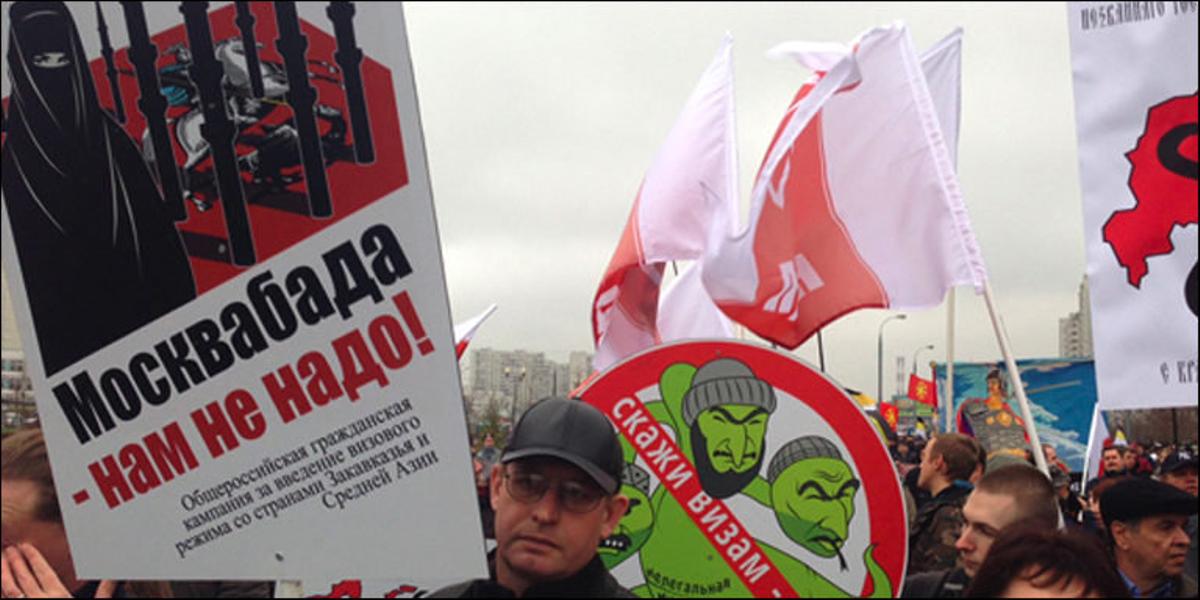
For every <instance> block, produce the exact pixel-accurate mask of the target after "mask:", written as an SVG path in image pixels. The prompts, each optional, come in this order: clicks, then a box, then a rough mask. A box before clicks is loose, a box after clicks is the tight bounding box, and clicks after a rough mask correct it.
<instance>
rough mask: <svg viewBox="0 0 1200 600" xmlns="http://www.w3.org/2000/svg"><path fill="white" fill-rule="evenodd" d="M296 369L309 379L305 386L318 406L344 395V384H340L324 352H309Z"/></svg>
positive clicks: (301, 358) (302, 357)
mask: <svg viewBox="0 0 1200 600" xmlns="http://www.w3.org/2000/svg"><path fill="white" fill-rule="evenodd" d="M296 369H297V370H298V371H300V376H301V377H305V378H307V379H308V381H307V382H306V383H305V386H304V387H305V389H306V390H308V395H309V397H310V398H312V401H313V403H315V404H316V405H317V406H325V405H326V404H329V402H330V401H332V400H337V399H338V398H341V397H342V393H343V392H342V386H341V385H339V384H338V380H337V375H334V373H333V369H332V368H331V367H330V366H329V361H327V360H325V355H324V354H321V353H320V352H309V353H308V354H305V355H304V356H301V357H300V362H299V363H298V364H297V365H296Z"/></svg>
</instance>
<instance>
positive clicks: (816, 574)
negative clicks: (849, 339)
mask: <svg viewBox="0 0 1200 600" xmlns="http://www.w3.org/2000/svg"><path fill="white" fill-rule="evenodd" d="M668 348H669V347H668ZM717 354H718V356H715V357H713V358H710V359H708V360H703V361H697V360H684V361H676V362H664V363H663V365H662V367H661V368H658V369H657V372H658V373H659V376H658V378H657V381H655V382H653V385H650V386H647V387H644V388H642V389H640V390H637V392H638V393H637V396H638V397H639V398H643V397H644V398H645V400H644V402H645V404H644V407H645V411H646V414H648V415H649V419H652V420H653V421H654V422H655V423H656V426H657V427H661V430H662V431H663V433H664V434H665V435H668V436H672V437H673V439H674V441H675V443H676V444H678V447H679V451H680V454H681V455H682V458H683V459H685V460H686V461H687V462H688V463H689V465H687V466H691V467H692V468H693V469H694V471H691V472H694V473H695V480H696V481H697V482H698V483H699V489H700V492H699V494H698V495H699V496H701V497H703V498H704V500H705V501H707V500H712V501H713V502H724V503H725V506H727V507H728V508H729V510H730V511H732V512H733V513H734V515H733V518H734V519H737V520H740V525H742V526H744V528H745V532H746V534H747V535H749V536H751V537H752V538H753V544H755V545H757V548H758V549H761V552H762V555H763V557H765V558H766V559H767V560H769V562H770V564H771V565H773V566H774V567H775V568H777V569H778V571H779V573H780V574H781V575H782V577H783V578H784V579H786V581H787V583H788V584H790V585H791V586H792V588H793V589H794V591H795V593H797V594H798V595H799V596H801V597H812V596H818V597H831V596H832V597H847V596H857V595H860V594H864V593H866V594H868V595H871V596H876V597H879V596H890V595H891V594H892V592H893V590H894V589H896V586H897V585H898V584H899V582H900V577H899V573H895V572H894V571H892V572H889V570H888V569H886V568H884V567H883V566H881V561H880V560H879V559H878V556H877V554H878V545H879V544H880V543H883V540H882V539H881V538H879V537H877V536H876V532H875V528H874V527H872V526H871V522H872V521H873V519H872V518H871V517H870V516H868V515H864V514H863V513H865V512H867V511H866V510H865V507H866V505H867V503H866V498H864V496H866V494H865V493H864V492H863V490H862V487H863V481H864V478H863V475H862V474H861V473H860V470H859V469H858V468H857V467H856V464H855V459H854V458H853V457H852V454H853V450H851V453H850V454H848V453H847V444H848V442H847V440H846V437H844V436H845V435H846V433H844V432H842V431H840V430H839V429H838V428H837V427H836V426H834V425H832V424H827V423H822V425H823V426H822V427H813V426H812V425H811V424H812V423H813V422H814V421H821V420H822V419H821V417H820V416H819V415H817V414H816V413H814V412H812V411H811V410H810V409H808V408H806V404H807V403H808V402H814V403H815V402H816V399H813V400H808V399H803V398H797V397H795V396H794V393H788V392H787V391H784V390H782V389H779V388H777V387H776V385H778V384H773V382H772V381H768V379H767V378H764V377H760V376H759V375H757V374H756V372H755V369H754V368H752V367H751V366H750V365H751V364H753V363H752V362H750V361H747V360H744V359H742V358H738V357H731V356H720V353H717ZM616 372H617V373H619V372H620V367H617V368H616ZM609 373H613V372H612V371H610V372H609ZM615 376H616V375H612V377H615ZM600 379H601V380H603V379H604V377H603V376H602V377H601V378H600ZM595 385H603V383H602V382H601V383H599V384H594V385H593V387H592V390H593V391H594V390H595V389H596V388H595ZM828 387H829V388H830V389H831V390H833V391H832V393H834V394H836V395H837V397H838V398H839V399H841V400H842V401H843V402H844V403H845V405H846V407H848V408H849V409H850V410H851V411H852V413H853V415H854V416H855V417H857V419H856V421H861V423H858V422H856V423H855V424H856V425H860V426H861V429H862V432H859V433H863V432H872V431H875V428H876V425H875V424H874V423H873V422H872V421H871V420H870V419H868V418H867V417H866V416H865V415H864V413H862V411H861V409H860V408H859V407H858V406H857V405H856V404H855V403H854V401H853V400H851V399H850V398H849V397H847V396H846V395H845V393H844V392H843V391H842V390H841V388H839V387H837V386H835V385H832V384H828ZM622 393H626V394H629V393H632V392H631V391H626V392H622ZM606 395H607V394H606ZM582 397H583V399H584V400H585V401H587V400H589V393H588V390H585V391H584V392H583V394H582ZM798 399H799V400H801V402H797V401H796V400H798ZM609 416H610V419H612V418H613V414H611V413H610V415H609ZM657 427H656V428H657ZM618 429H620V427H618ZM656 435H657V434H650V433H645V432H644V433H642V434H640V435H632V436H630V435H629V434H628V433H627V434H626V435H625V436H623V437H622V445H623V447H624V450H625V459H626V463H627V466H626V473H625V474H626V478H625V486H624V489H623V490H622V492H623V493H625V494H626V495H627V496H629V498H630V499H631V502H630V509H629V512H628V514H627V515H626V516H625V518H624V519H622V521H621V522H620V524H619V525H618V528H617V531H616V532H614V534H613V535H612V536H611V537H609V538H608V539H606V540H604V541H603V542H601V545H600V556H601V557H602V558H603V559H604V562H605V566H607V567H609V568H610V569H613V572H614V574H615V575H616V576H617V577H618V579H619V580H620V581H621V582H622V584H623V585H626V586H627V587H630V589H632V591H633V592H634V593H635V594H638V595H640V596H643V597H664V596H680V595H689V596H713V597H744V596H747V595H754V590H753V589H752V588H750V587H747V584H746V582H745V581H743V579H742V578H741V577H740V575H739V572H738V564H737V561H732V562H731V561H730V560H729V557H728V555H727V554H726V555H723V554H722V551H721V549H720V548H718V547H717V543H719V540H718V541H717V543H714V542H713V541H712V539H711V535H712V533H713V532H714V531H717V532H720V531H722V530H724V529H725V527H726V526H727V525H725V524H724V519H722V520H721V523H722V525H721V526H720V527H719V528H718V526H717V525H714V522H715V519H718V518H720V517H717V516H716V514H717V512H716V509H713V510H712V511H711V512H706V514H707V515H708V516H707V517H701V518H700V520H697V514H696V512H697V511H696V510H695V506H696V505H692V504H690V503H689V502H688V501H683V502H681V501H680V500H679V499H677V497H676V496H675V494H673V492H672V490H671V489H669V488H671V487H673V486H672V485H671V484H667V485H664V483H663V481H662V480H661V479H660V478H659V477H657V476H656V475H655V474H654V473H653V472H652V469H650V468H649V467H646V468H643V466H642V465H644V464H647V459H646V456H645V455H644V454H640V450H639V447H640V446H644V445H645V444H646V443H647V439H646V436H656ZM839 436H840V439H839ZM863 437H866V438H867V439H868V440H869V441H870V442H871V443H873V444H875V445H877V446H879V452H880V456H881V457H885V460H886V457H887V452H886V449H885V448H884V447H883V442H882V440H881V438H880V437H878V436H876V435H871V434H869V433H867V435H865V436H863ZM858 443H862V442H858ZM651 445H652V446H653V444H651ZM768 455H770V460H767V457H768ZM658 456H660V457H661V456H662V455H661V454H660V455H658ZM649 460H650V461H651V462H653V461H654V457H653V456H651V457H650V459H649ZM660 462H661V461H660ZM884 466H889V467H890V463H886V464H885V465H884ZM667 471H668V472H671V471H672V470H671V469H670V468H668V469H667ZM678 473H679V472H678V471H676V472H674V474H671V475H668V480H673V479H675V478H676V475H678ZM892 479H895V476H894V474H893V475H892ZM897 485H898V484H897ZM897 497H899V496H898V492H897ZM692 502H697V503H698V502H699V501H697V500H695V497H693V500H692ZM697 505H698V504H697ZM882 516H883V515H881V514H880V515H875V518H880V517H882ZM893 516H894V517H895V520H896V521H898V522H902V521H903V520H904V519H903V508H902V507H900V506H898V507H897V514H896V515H893ZM718 537H719V536H718ZM900 546H901V547H902V546H903V542H901V543H900ZM900 552H901V553H902V552H903V548H901V549H900Z"/></svg>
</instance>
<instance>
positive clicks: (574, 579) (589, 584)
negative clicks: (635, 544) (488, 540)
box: [429, 550, 637, 598]
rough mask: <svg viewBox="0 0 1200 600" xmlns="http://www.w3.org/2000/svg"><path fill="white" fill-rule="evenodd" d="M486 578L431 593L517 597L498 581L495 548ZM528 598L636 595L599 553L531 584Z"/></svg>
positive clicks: (482, 596) (463, 596)
mask: <svg viewBox="0 0 1200 600" xmlns="http://www.w3.org/2000/svg"><path fill="white" fill-rule="evenodd" d="M488 571H489V572H490V574H491V576H490V577H489V578H487V579H472V580H470V581H464V582H463V583H459V584H456V585H452V586H448V587H444V588H442V589H440V590H437V591H436V592H434V593H433V594H431V595H430V596H429V597H430V598H515V597H516V596H515V595H514V594H513V592H512V590H510V589H508V588H506V587H504V586H502V585H500V584H499V583H497V582H496V551H495V550H493V551H492V552H491V553H490V554H488ZM523 597H525V598H636V597H637V596H634V595H633V593H631V592H630V591H629V590H627V589H625V588H623V587H621V584H619V583H617V580H616V579H615V578H613V576H612V574H610V573H609V572H608V569H606V568H604V563H603V562H601V561H600V557H599V556H593V557H592V560H591V562H589V563H588V564H587V565H585V566H584V567H583V569H582V570H580V571H579V572H578V573H576V574H574V575H572V576H570V577H568V578H566V579H560V580H558V581H548V582H545V583H538V584H535V585H533V586H530V588H529V589H527V590H525V595H524V596H523Z"/></svg>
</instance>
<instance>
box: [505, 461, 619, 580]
mask: <svg viewBox="0 0 1200 600" xmlns="http://www.w3.org/2000/svg"><path fill="white" fill-rule="evenodd" d="M512 478H524V479H517V480H514V481H511V482H510V481H509V480H510V479H512ZM529 478H544V480H545V482H547V483H548V484H549V485H548V488H547V489H546V491H545V493H544V494H543V495H542V497H541V498H539V499H537V500H535V501H532V502H522V501H521V500H519V499H517V498H514V497H513V495H512V493H510V490H511V489H518V488H517V487H516V482H517V481H518V480H528V479H529ZM564 490H567V491H568V492H569V493H570V492H571V491H572V490H574V491H575V492H583V493H591V494H599V495H600V496H603V497H602V498H601V499H600V501H599V502H598V503H597V504H596V507H595V508H593V509H592V510H590V511H588V512H585V513H578V512H573V511H571V510H568V509H567V508H566V505H565V502H566V501H565V499H564V498H563V497H562V496H563V491H564ZM491 492H492V508H493V509H494V510H495V511H496V547H497V553H496V560H497V562H498V563H499V562H500V561H503V562H504V565H503V567H502V566H501V565H499V564H497V570H498V571H499V570H501V569H502V568H503V569H505V570H507V571H508V572H509V573H512V574H513V575H515V576H516V577H518V578H520V579H521V580H523V581H525V582H526V583H527V584H533V583H538V582H544V581H555V580H559V579H563V578H565V577H569V576H571V575H574V574H575V573H577V572H578V571H579V570H580V569H582V568H583V567H584V566H585V565H587V563H588V561H590V560H591V559H592V557H594V556H596V547H597V545H598V544H599V543H600V540H603V539H604V538H606V537H608V536H609V535H611V534H612V532H613V529H615V528H616V526H617V522H618V521H620V519H621V517H622V516H624V514H625V510H626V508H627V507H628V505H629V499H628V498H626V497H625V496H623V495H620V494H617V495H615V496H612V497H608V496H604V492H603V490H601V489H600V487H599V486H598V485H596V483H595V482H594V481H593V480H592V479H591V478H590V477H588V475H587V474H586V473H584V472H583V471H582V470H580V469H579V468H578V467H575V466H574V465H571V464H570V463H567V462H565V461H561V460H558V459H553V458H530V459H524V460H517V461H513V462H512V463H509V464H507V465H496V467H495V470H494V471H493V473H492V480H491Z"/></svg>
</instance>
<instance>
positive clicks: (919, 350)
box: [913, 344, 933, 375]
mask: <svg viewBox="0 0 1200 600" xmlns="http://www.w3.org/2000/svg"><path fill="white" fill-rule="evenodd" d="M922 350H933V344H926V345H924V346H921V347H920V348H917V349H916V350H914V351H913V374H914V375H916V373H917V355H919V354H920V353H921V351H922Z"/></svg>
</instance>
